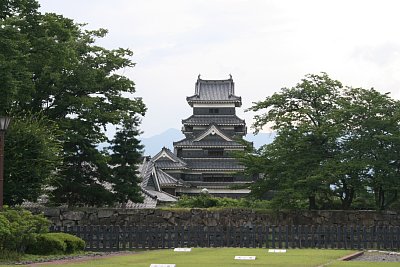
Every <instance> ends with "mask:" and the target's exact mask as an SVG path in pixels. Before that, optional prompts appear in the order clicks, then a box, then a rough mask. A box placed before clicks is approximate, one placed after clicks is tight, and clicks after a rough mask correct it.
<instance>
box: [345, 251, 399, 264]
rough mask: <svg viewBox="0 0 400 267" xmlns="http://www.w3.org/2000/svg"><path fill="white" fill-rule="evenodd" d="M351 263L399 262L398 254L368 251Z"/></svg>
mask: <svg viewBox="0 0 400 267" xmlns="http://www.w3.org/2000/svg"><path fill="white" fill-rule="evenodd" d="M352 261H379V262H400V253H399V252H391V251H377V250H368V251H365V252H364V254H363V255H361V256H359V257H356V258H354V259H352Z"/></svg>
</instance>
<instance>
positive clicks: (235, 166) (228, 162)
mask: <svg viewBox="0 0 400 267" xmlns="http://www.w3.org/2000/svg"><path fill="white" fill-rule="evenodd" d="M185 160H186V162H187V163H188V165H189V166H190V168H191V169H193V170H206V169H207V170H210V169H216V170H226V171H242V170H243V169H244V167H243V166H241V165H240V164H239V163H238V162H237V160H235V159H232V158H223V159H219V158H218V159H216V158H201V159H199V158H190V159H189V158H187V159H185Z"/></svg>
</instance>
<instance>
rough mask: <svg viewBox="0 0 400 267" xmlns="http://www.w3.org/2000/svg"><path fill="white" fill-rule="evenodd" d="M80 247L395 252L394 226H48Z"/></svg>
mask: <svg viewBox="0 0 400 267" xmlns="http://www.w3.org/2000/svg"><path fill="white" fill-rule="evenodd" d="M50 231H51V232H66V233H70V234H73V235H76V236H79V237H81V238H82V239H83V240H85V241H86V248H87V250H102V251H105V250H127V249H134V248H176V247H246V248H334V249H390V250H399V249H400V227H398V226H374V227H367V226H314V225H311V226H310V225H278V226H276V225H271V226H255V227H230V226H225V227H222V226H215V227H211V226H208V227H205V226H185V227H184V226H170V227H159V226H113V225H107V226H73V227H57V226H52V227H51V229H50Z"/></svg>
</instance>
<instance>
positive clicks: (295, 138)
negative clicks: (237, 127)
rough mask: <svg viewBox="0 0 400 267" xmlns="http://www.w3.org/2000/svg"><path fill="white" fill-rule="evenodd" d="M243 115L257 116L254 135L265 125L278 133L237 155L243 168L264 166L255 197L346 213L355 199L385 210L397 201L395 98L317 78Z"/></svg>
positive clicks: (398, 123) (322, 76) (283, 204)
mask: <svg viewBox="0 0 400 267" xmlns="http://www.w3.org/2000/svg"><path fill="white" fill-rule="evenodd" d="M250 110H253V111H257V112H259V111H261V112H262V113H261V114H259V115H257V116H255V124H254V126H255V128H256V131H257V130H260V129H262V127H264V126H265V125H271V126H272V128H273V129H274V130H275V131H276V132H277V137H276V139H275V140H274V142H273V143H272V144H270V145H266V146H265V147H263V148H262V149H261V150H259V151H257V153H256V154H253V155H251V156H248V155H247V156H242V161H243V163H244V164H245V165H246V166H247V167H248V168H249V169H250V170H257V168H255V167H254V164H258V163H259V162H263V163H264V167H263V168H262V174H263V175H262V179H260V180H259V181H258V182H256V183H255V184H254V185H253V192H254V193H257V194H258V195H260V194H264V193H265V191H268V190H274V191H275V192H276V193H275V198H274V199H275V201H276V203H277V204H276V205H278V207H291V208H302V207H304V203H305V202H306V201H307V202H308V207H309V208H310V209H318V208H342V209H349V208H351V207H352V203H353V202H354V201H355V200H357V201H358V202H363V203H372V202H374V201H371V199H369V198H374V199H375V203H376V207H377V208H379V209H385V208H387V207H389V206H390V205H391V204H393V203H395V202H396V201H398V192H399V182H398V181H400V179H399V178H400V177H399V160H398V158H399V146H398V145H399V139H398V137H399V134H398V133H399V127H400V120H399V114H400V113H399V112H400V109H399V101H396V100H394V99H392V98H390V97H389V96H388V95H387V94H382V93H379V92H378V91H376V90H374V89H368V90H367V89H362V88H351V87H343V86H342V84H341V83H340V82H339V81H335V80H332V79H330V78H329V77H328V75H327V74H325V73H322V74H320V75H307V76H306V78H305V79H303V80H302V81H301V82H300V83H299V84H297V85H296V86H295V87H293V88H290V89H287V88H283V89H282V90H281V91H280V92H279V93H275V94H273V95H272V96H270V97H267V98H266V100H265V101H260V102H257V103H255V105H254V106H253V107H252V108H251V109H250ZM337 202H339V203H337ZM364 208H365V207H364ZM368 208H370V206H369V207H368Z"/></svg>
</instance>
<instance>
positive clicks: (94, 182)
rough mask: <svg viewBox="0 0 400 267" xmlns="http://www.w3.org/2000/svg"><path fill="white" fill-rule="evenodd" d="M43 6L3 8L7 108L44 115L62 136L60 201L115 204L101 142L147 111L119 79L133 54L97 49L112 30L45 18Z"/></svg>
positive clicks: (27, 3)
mask: <svg viewBox="0 0 400 267" xmlns="http://www.w3.org/2000/svg"><path fill="white" fill-rule="evenodd" d="M38 7H39V5H38V3H37V2H36V1H34V0H14V1H7V2H6V3H5V5H4V6H2V9H0V11H1V15H0V16H1V19H2V20H1V25H0V26H1V27H0V36H1V39H0V48H2V49H1V50H0V63H1V64H0V66H3V63H4V68H3V69H2V71H4V72H5V73H6V74H7V75H5V76H4V78H3V81H4V83H2V84H0V91H1V92H8V93H7V94H6V96H7V97H6V98H4V99H2V100H1V101H2V103H1V105H0V107H1V111H2V112H5V113H8V114H10V115H13V114H15V113H25V112H31V113H32V114H37V113H40V114H43V115H44V116H45V117H47V118H48V119H49V120H51V121H54V122H56V124H57V126H58V128H59V130H60V131H61V132H62V135H61V136H60V138H59V140H60V141H61V143H62V157H63V166H62V168H60V169H59V172H58V173H57V175H58V177H57V180H56V182H54V183H53V184H52V186H53V187H55V190H54V192H53V196H52V200H53V201H54V202H56V203H68V204H70V205H83V204H90V205H104V204H108V203H113V202H114V199H113V197H112V194H107V192H108V191H109V190H108V189H107V188H106V185H107V184H109V183H111V184H112V183H113V181H112V179H113V178H114V176H112V175H111V170H110V168H109V166H108V162H107V161H108V159H109V157H108V155H107V153H105V152H103V151H99V150H98V149H97V145H98V144H99V143H102V142H107V141H109V140H108V138H107V136H106V134H105V130H106V129H107V127H109V126H110V125H122V123H123V122H124V121H125V120H127V119H128V118H137V119H139V118H140V116H143V115H144V113H145V111H146V108H145V105H144V103H143V101H142V100H141V99H140V98H135V97H133V93H134V92H135V87H134V83H133V81H131V80H130V79H128V78H127V77H124V76H122V75H120V74H118V73H119V71H120V70H121V69H124V68H129V67H133V66H134V63H133V62H132V61H131V59H130V57H131V56H132V52H131V51H130V50H129V49H122V48H118V49H114V50H108V49H105V48H102V47H99V46H97V45H96V44H95V40H96V38H102V37H104V36H105V35H106V33H107V31H106V30H104V29H99V30H94V31H89V30H85V29H84V25H82V24H76V23H74V21H73V20H71V19H68V18H65V17H63V16H61V15H57V14H41V13H40V12H39V11H38ZM3 48H4V49H3ZM15 70H16V71H17V72H15V73H14V71H15ZM6 167H7V166H6Z"/></svg>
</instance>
